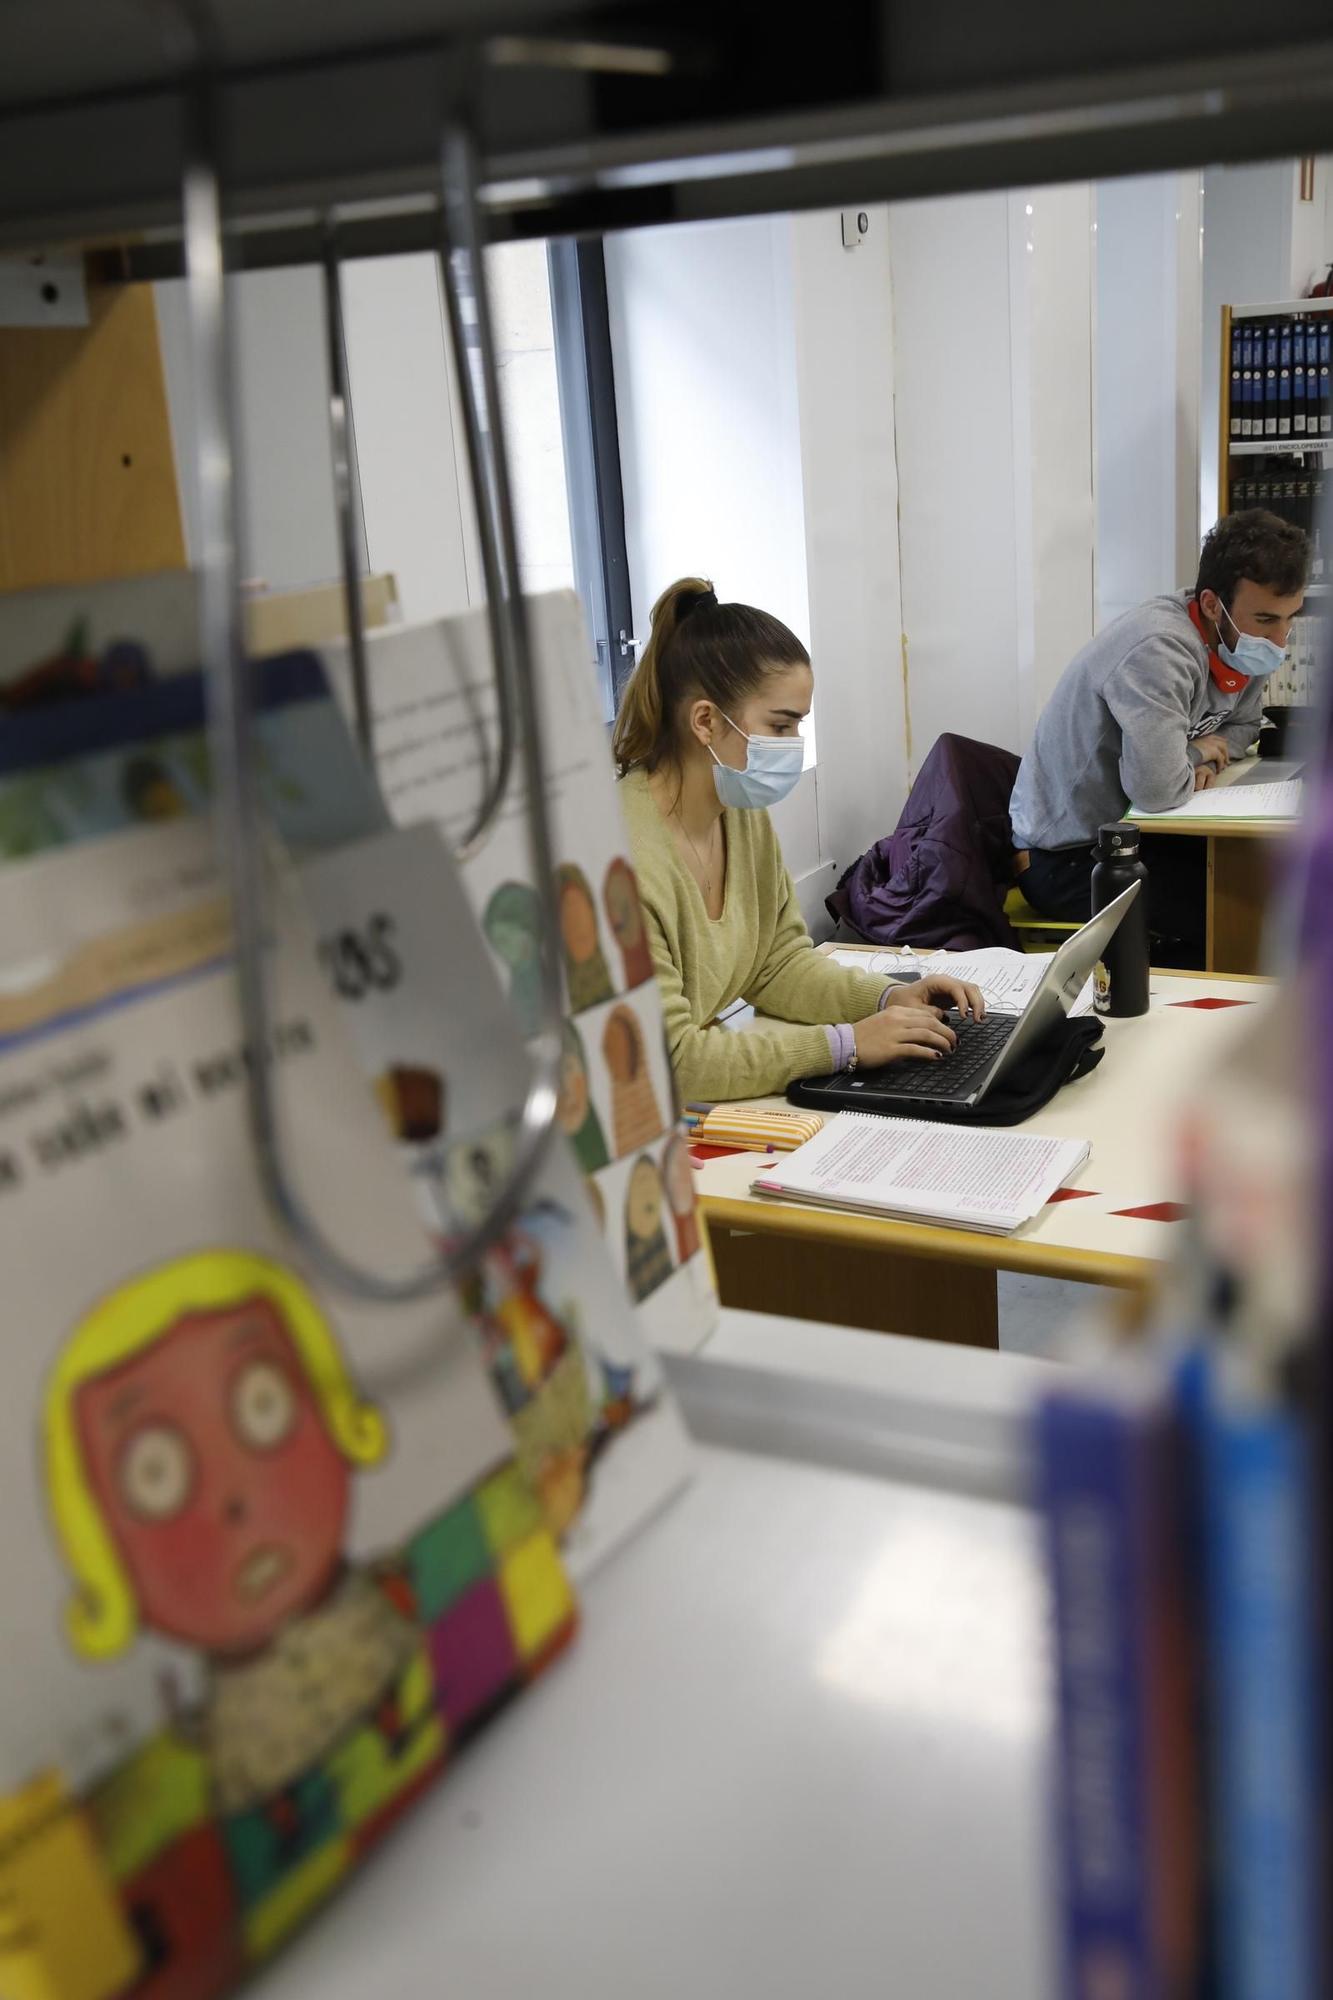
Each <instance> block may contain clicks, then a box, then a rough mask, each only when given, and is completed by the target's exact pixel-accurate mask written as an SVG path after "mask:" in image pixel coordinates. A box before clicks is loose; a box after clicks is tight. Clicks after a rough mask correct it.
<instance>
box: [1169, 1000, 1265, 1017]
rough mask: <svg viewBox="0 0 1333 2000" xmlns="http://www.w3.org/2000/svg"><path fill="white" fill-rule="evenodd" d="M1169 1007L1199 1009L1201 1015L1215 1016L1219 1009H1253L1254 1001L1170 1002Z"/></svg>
mask: <svg viewBox="0 0 1333 2000" xmlns="http://www.w3.org/2000/svg"><path fill="white" fill-rule="evenodd" d="M1166 1004H1167V1006H1168V1007H1197V1008H1198V1009H1199V1011H1200V1013H1203V1014H1214V1013H1216V1012H1217V1009H1218V1008H1219V1007H1253V1005H1254V1002H1253V1000H1168V1001H1167V1003H1166Z"/></svg>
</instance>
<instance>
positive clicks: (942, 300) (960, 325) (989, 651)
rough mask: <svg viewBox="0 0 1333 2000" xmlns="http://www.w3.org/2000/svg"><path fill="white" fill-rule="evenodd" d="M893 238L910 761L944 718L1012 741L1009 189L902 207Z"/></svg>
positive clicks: (1014, 638)
mask: <svg viewBox="0 0 1333 2000" xmlns="http://www.w3.org/2000/svg"><path fill="white" fill-rule="evenodd" d="M890 234H891V240H892V259H893V307H894V413H895V423H896V429H897V452H898V481H899V490H900V496H901V497H900V506H899V528H900V546H901V554H902V618H903V644H904V662H905V672H906V676H907V688H908V708H909V721H910V729H909V735H908V744H907V748H908V758H909V763H910V765H911V768H912V770H913V771H916V770H919V769H920V766H921V762H922V759H923V758H924V757H925V755H926V753H927V752H928V751H929V749H930V747H931V745H932V744H933V743H934V741H935V739H936V737H937V736H939V735H940V734H942V733H943V732H944V731H945V730H950V729H952V730H957V731H960V732H961V733H962V734H964V735H968V736H974V737H977V738H979V739H980V740H982V741H983V742H988V743H1000V744H1004V745H1006V746H1008V747H1010V748H1015V749H1016V748H1017V747H1018V743H1019V734H1020V730H1019V705H1018V680H1017V659H1018V602H1017V595H1016V584H1015V575H1016V563H1017V539H1016V533H1015V508H1014V490H1013V466H1014V419H1013V411H1012V407H1011V382H1010V369H1011V363H1010V351H1009V350H1010V324H1009V234H1008V199H1007V197H1006V196H1005V195H1003V194H994V195H974V196H973V195H969V196H965V197H962V198H958V199H953V198H951V199H948V200H939V201H921V202H904V203H899V204H896V205H895V206H894V207H893V208H892V209H891V211H890Z"/></svg>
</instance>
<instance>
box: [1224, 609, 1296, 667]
mask: <svg viewBox="0 0 1333 2000" xmlns="http://www.w3.org/2000/svg"><path fill="white" fill-rule="evenodd" d="M1217 608H1218V610H1219V611H1220V612H1221V613H1222V616H1223V617H1224V618H1225V619H1226V621H1227V623H1228V625H1230V627H1231V629H1232V631H1233V632H1234V633H1235V635H1236V643H1235V646H1234V647H1233V646H1230V645H1228V644H1227V642H1226V641H1225V640H1224V639H1223V637H1222V627H1221V625H1219V626H1218V628H1217V650H1218V653H1219V654H1220V655H1221V657H1222V658H1223V659H1224V660H1225V661H1226V663H1227V665H1228V666H1229V667H1230V668H1232V670H1233V671H1234V672H1235V673H1238V674H1244V675H1245V676H1246V678H1247V679H1248V680H1252V681H1261V680H1263V679H1264V677H1265V676H1266V675H1268V674H1275V673H1276V672H1277V670H1278V668H1279V667H1280V666H1281V665H1282V662H1283V661H1284V660H1285V659H1286V657H1287V649H1286V647H1285V646H1279V645H1278V643H1277V641H1276V639H1261V638H1260V637H1259V635H1258V633H1257V632H1242V631H1241V629H1240V626H1239V625H1238V624H1237V623H1236V621H1235V619H1234V618H1233V617H1232V615H1231V613H1230V612H1229V611H1228V610H1227V608H1226V605H1225V604H1223V602H1222V600H1221V598H1220V597H1219V598H1218V600H1217Z"/></svg>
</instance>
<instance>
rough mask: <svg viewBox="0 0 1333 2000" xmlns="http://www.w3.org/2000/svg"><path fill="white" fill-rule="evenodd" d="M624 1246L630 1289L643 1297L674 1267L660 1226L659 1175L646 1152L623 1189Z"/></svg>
mask: <svg viewBox="0 0 1333 2000" xmlns="http://www.w3.org/2000/svg"><path fill="white" fill-rule="evenodd" d="M625 1248H626V1252H627V1261H628V1265H629V1288H630V1291H631V1292H632V1293H633V1295H634V1297H635V1298H636V1299H646V1298H647V1297H648V1295H649V1293H650V1292H655V1291H656V1290H657V1287H658V1286H659V1285H661V1284H665V1283H666V1280H667V1279H668V1278H669V1277H670V1276H671V1272H672V1268H673V1267H672V1263H671V1252H670V1250H669V1249H668V1248H667V1240H666V1236H665V1234H664V1233H663V1229H662V1177H661V1175H660V1174H659V1173H658V1171H657V1168H656V1166H655V1165H654V1163H653V1161H652V1159H651V1157H650V1156H649V1155H648V1154H647V1153H642V1154H641V1155H640V1156H639V1158H638V1159H637V1160H636V1161H635V1162H634V1166H633V1168H632V1170H631V1172H630V1177H629V1186H628V1187H627V1188H626V1190H625Z"/></svg>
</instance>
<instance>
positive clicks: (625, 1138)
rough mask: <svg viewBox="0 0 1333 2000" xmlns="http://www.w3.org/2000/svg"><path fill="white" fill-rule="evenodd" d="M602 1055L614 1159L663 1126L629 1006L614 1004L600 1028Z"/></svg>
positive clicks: (657, 1133) (640, 1035)
mask: <svg viewBox="0 0 1333 2000" xmlns="http://www.w3.org/2000/svg"><path fill="white" fill-rule="evenodd" d="M602 1056H603V1059H604V1061H605V1063H606V1073H607V1075H608V1076H609V1077H610V1079H611V1130H612V1138H613V1140H614V1143H615V1149H616V1158H617V1159H618V1160H619V1159H623V1158H624V1156H625V1154H626V1153H632V1152H634V1151H635V1150H636V1149H637V1148H638V1147H640V1146H648V1145H651V1144H652V1141H653V1140H654V1139H658V1138H660V1137H661V1135H662V1133H663V1131H664V1130H665V1127H664V1125H663V1122H662V1113H661V1111H660V1109H659V1108H658V1103H657V1096H656V1093H655V1092H654V1090H653V1080H652V1076H651V1075H650V1073H649V1069H648V1057H647V1054H646V1052H645V1049H644V1046H643V1029H642V1028H641V1026H640V1025H639V1017H638V1015H637V1014H636V1013H635V1012H634V1009H633V1008H632V1007H617V1008H615V1009H614V1010H613V1011H612V1013H610V1014H609V1015H608V1016H607V1022H606V1026H605V1028H604V1029H603V1030H602Z"/></svg>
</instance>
